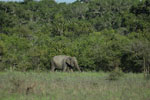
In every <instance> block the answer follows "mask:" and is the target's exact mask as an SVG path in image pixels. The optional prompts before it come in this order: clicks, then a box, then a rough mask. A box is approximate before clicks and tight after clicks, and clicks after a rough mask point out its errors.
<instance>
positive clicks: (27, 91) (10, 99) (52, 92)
mask: <svg viewBox="0 0 150 100" xmlns="http://www.w3.org/2000/svg"><path fill="white" fill-rule="evenodd" d="M108 77H109V74H108V73H103V72H99V73H96V72H82V73H78V72H74V73H67V72H66V73H64V72H13V71H7V72H0V100H150V81H149V80H145V79H144V78H143V75H142V74H132V73H128V74H125V75H124V76H123V77H122V78H119V80H115V81H110V80H108V79H107V78H108Z"/></svg>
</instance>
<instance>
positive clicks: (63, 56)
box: [53, 55, 68, 64]
mask: <svg viewBox="0 0 150 100" xmlns="http://www.w3.org/2000/svg"><path fill="white" fill-rule="evenodd" d="M67 57H68V56H65V55H58V56H54V57H53V61H54V62H57V64H62V61H63V60H64V59H66V58H67Z"/></svg>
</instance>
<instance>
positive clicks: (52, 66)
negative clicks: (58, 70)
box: [51, 61, 55, 72]
mask: <svg viewBox="0 0 150 100" xmlns="http://www.w3.org/2000/svg"><path fill="white" fill-rule="evenodd" d="M51 71H53V72H54V71H55V64H54V62H53V61H51Z"/></svg>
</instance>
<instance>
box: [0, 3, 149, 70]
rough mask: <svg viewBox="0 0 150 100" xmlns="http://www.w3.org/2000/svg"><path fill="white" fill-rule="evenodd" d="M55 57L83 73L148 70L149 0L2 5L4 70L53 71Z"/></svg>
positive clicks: (0, 56)
mask: <svg viewBox="0 0 150 100" xmlns="http://www.w3.org/2000/svg"><path fill="white" fill-rule="evenodd" d="M56 55H70V56H75V57H76V58H77V59H78V63H79V66H80V68H81V70H82V71H105V72H107V71H112V70H114V69H115V68H119V69H121V70H122V71H123V72H136V73H138V72H143V70H144V69H145V68H147V69H148V68H150V0H142V1H141V0H77V1H75V2H73V3H57V2H55V1H54V0H40V1H35V0H24V1H23V2H3V1H0V71H5V70H16V71H30V70H42V71H45V70H50V60H51V58H52V57H53V56H56Z"/></svg>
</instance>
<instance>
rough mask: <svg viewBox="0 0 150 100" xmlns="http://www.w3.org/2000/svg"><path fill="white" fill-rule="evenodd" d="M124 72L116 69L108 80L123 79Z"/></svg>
mask: <svg viewBox="0 0 150 100" xmlns="http://www.w3.org/2000/svg"><path fill="white" fill-rule="evenodd" d="M123 75H124V74H123V72H122V70H121V69H119V68H116V69H115V70H113V71H112V72H111V73H110V74H109V76H108V80H119V79H120V78H121V77H123Z"/></svg>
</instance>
